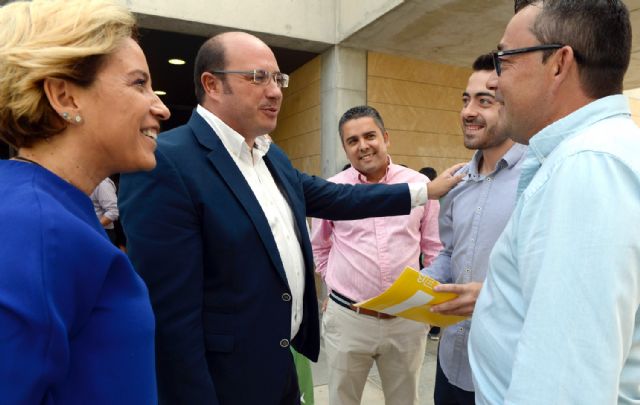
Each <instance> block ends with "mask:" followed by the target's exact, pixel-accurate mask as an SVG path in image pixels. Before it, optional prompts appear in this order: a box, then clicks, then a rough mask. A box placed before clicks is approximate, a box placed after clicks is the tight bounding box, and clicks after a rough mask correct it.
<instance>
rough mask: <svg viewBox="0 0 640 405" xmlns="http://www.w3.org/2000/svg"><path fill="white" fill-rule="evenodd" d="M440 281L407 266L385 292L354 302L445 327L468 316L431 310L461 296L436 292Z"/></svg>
mask: <svg viewBox="0 0 640 405" xmlns="http://www.w3.org/2000/svg"><path fill="white" fill-rule="evenodd" d="M438 284H440V283H439V282H437V281H436V280H434V279H432V278H431V277H429V276H426V275H423V274H420V272H419V271H417V270H415V269H413V268H411V267H407V268H405V269H404V270H403V271H402V274H400V277H398V279H397V280H396V281H395V282H394V283H393V284H391V286H390V287H389V288H387V290H386V291H384V292H383V293H382V294H380V295H378V296H377V297H373V298H370V299H368V300H365V301H362V302H358V303H357V304H354V305H355V306H357V307H362V308H367V309H372V310H374V311H378V312H383V313H385V314H389V315H396V316H400V317H402V318H407V319H412V320H414V321H418V322H424V323H428V324H430V325H432V326H443V327H445V326H449V325H453V324H454V323H458V322H460V321H464V320H465V319H467V318H466V317H464V316H454V315H442V314H436V313H433V312H431V311H430V310H429V309H430V308H431V306H433V305H437V304H442V303H443V302H447V301H450V300H452V299H454V298H456V297H457V296H458V295H457V294H453V293H442V292H435V291H433V287H435V286H437V285H438Z"/></svg>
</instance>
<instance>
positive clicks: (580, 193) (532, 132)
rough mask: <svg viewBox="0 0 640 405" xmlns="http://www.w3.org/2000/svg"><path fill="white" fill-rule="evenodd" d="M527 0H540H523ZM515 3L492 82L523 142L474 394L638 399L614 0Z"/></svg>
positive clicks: (636, 294) (633, 257) (473, 343)
mask: <svg viewBox="0 0 640 405" xmlns="http://www.w3.org/2000/svg"><path fill="white" fill-rule="evenodd" d="M528 3H533V4H528ZM577 3H578V2H575V1H570V0H556V1H549V0H547V1H532V2H531V1H530V2H522V1H519V2H516V15H515V16H514V17H513V18H512V19H511V21H510V22H509V25H508V26H507V28H506V30H505V33H504V36H503V38H502V40H501V42H500V45H499V49H500V51H497V52H495V53H494V64H495V67H496V73H497V75H492V77H491V78H490V80H489V83H488V86H489V87H492V88H495V89H496V97H497V99H498V100H500V101H502V102H503V104H504V105H503V108H502V109H501V111H500V118H499V123H498V125H499V126H500V127H501V128H503V130H506V131H507V132H508V133H509V134H511V135H517V136H518V137H517V138H516V139H515V140H516V141H520V142H523V143H528V144H529V150H528V152H527V156H526V159H525V161H524V163H523V165H522V175H521V179H520V183H519V185H518V202H517V204H516V208H515V210H514V212H513V215H512V217H511V220H510V221H509V223H508V224H507V227H506V228H505V231H504V233H503V234H502V236H501V237H500V238H499V239H498V242H497V243H496V245H495V247H494V249H493V251H492V253H491V257H490V265H489V274H488V276H487V279H486V282H485V284H484V286H483V288H482V291H481V293H480V296H479V298H478V301H477V304H476V307H475V310H474V314H473V319H472V327H471V333H470V337H469V359H470V363H471V368H472V370H473V378H474V384H475V388H476V401H477V402H478V403H480V404H518V405H526V404H579V405H585V404H586V405H589V404H594V405H596V404H597V405H600V404H615V403H619V404H638V403H640V312H639V307H640V238H639V237H638V232H637V229H638V228H637V227H638V224H640V158H639V157H640V130H639V129H638V128H637V126H636V125H635V124H634V123H633V121H632V120H631V117H630V113H629V107H628V105H627V101H626V99H625V98H624V97H623V96H622V95H621V94H620V93H621V91H622V80H623V76H624V73H625V71H626V69H627V67H628V64H629V57H630V49H631V28H630V22H629V13H628V11H627V9H626V7H625V5H624V4H623V2H622V1H620V0H583V1H580V2H579V4H577Z"/></svg>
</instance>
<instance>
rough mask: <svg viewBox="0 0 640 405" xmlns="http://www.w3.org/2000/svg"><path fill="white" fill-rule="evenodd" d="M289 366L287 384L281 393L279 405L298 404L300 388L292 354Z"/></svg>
mask: <svg viewBox="0 0 640 405" xmlns="http://www.w3.org/2000/svg"><path fill="white" fill-rule="evenodd" d="M290 364H291V368H290V371H289V376H288V378H287V385H286V387H285V391H284V393H283V395H282V400H281V401H280V405H300V389H299V388H298V373H297V372H296V365H295V363H294V362H293V355H292V356H291V362H290Z"/></svg>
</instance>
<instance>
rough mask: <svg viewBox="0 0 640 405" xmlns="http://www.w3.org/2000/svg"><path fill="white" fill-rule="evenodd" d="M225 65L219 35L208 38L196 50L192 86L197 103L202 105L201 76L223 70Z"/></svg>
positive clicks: (202, 89)
mask: <svg viewBox="0 0 640 405" xmlns="http://www.w3.org/2000/svg"><path fill="white" fill-rule="evenodd" d="M226 64H227V61H226V59H225V51H224V45H223V44H222V41H221V40H220V37H219V35H216V36H214V37H211V38H209V39H208V40H207V41H206V42H205V43H204V44H202V46H201V47H200V49H199V50H198V54H197V56H196V62H195V67H194V70H193V85H194V87H195V90H196V99H197V100H198V102H199V103H202V101H203V100H204V94H205V93H204V88H203V87H202V81H201V80H200V78H201V76H202V74H203V73H204V72H210V71H212V70H224V69H225V67H226ZM221 77H222V80H225V77H224V76H221Z"/></svg>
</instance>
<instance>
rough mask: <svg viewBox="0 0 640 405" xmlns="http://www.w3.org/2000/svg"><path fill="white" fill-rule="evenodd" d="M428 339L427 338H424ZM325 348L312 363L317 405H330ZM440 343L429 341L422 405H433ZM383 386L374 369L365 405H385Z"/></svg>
mask: <svg viewBox="0 0 640 405" xmlns="http://www.w3.org/2000/svg"><path fill="white" fill-rule="evenodd" d="M424 338H425V339H427V337H426V336H425V337H424ZM323 349H324V347H323V346H321V349H320V359H319V360H318V362H317V363H311V369H312V371H313V383H314V385H315V388H314V397H315V405H328V404H329V400H328V393H327V361H326V359H325V356H324V350H323ZM437 349H438V342H436V341H433V340H427V352H426V354H425V356H424V362H423V363H422V373H421V374H420V381H421V383H420V405H433V383H434V380H435V375H436V351H437ZM381 387H382V385H381V384H380V377H379V376H378V370H377V369H376V368H375V365H374V367H373V368H372V369H371V372H370V373H369V378H368V379H367V385H366V386H365V388H364V395H363V397H362V404H363V405H385V403H384V396H383V395H382V388H381ZM387 405H397V404H387Z"/></svg>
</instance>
